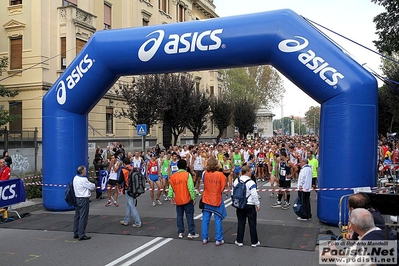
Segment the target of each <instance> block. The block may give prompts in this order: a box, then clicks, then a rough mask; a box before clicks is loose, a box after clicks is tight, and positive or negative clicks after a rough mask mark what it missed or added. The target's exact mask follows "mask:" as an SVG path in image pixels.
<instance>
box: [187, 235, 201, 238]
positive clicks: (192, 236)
mask: <svg viewBox="0 0 399 266" xmlns="http://www.w3.org/2000/svg"><path fill="white" fill-rule="evenodd" d="M187 237H188V238H190V239H193V238H198V237H199V234H188V235H187Z"/></svg>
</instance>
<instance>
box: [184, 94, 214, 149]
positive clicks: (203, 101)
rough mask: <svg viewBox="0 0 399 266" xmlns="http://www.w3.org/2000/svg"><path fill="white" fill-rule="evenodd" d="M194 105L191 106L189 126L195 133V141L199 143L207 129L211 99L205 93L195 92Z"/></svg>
mask: <svg viewBox="0 0 399 266" xmlns="http://www.w3.org/2000/svg"><path fill="white" fill-rule="evenodd" d="M193 100H194V101H193V105H192V106H191V114H192V115H191V118H190V120H189V121H188V125H187V128H188V130H190V131H191V132H192V133H193V139H194V143H198V139H199V137H200V136H201V135H202V134H204V133H206V131H207V128H208V126H207V121H208V114H209V111H210V107H209V104H210V103H209V99H208V98H207V97H206V96H205V94H204V93H200V92H194V93H193Z"/></svg>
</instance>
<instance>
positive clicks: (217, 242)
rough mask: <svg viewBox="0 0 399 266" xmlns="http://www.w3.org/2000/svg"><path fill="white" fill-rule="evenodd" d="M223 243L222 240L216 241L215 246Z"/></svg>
mask: <svg viewBox="0 0 399 266" xmlns="http://www.w3.org/2000/svg"><path fill="white" fill-rule="evenodd" d="M223 244H224V240H223V239H222V240H220V241H216V243H215V246H221V245H223Z"/></svg>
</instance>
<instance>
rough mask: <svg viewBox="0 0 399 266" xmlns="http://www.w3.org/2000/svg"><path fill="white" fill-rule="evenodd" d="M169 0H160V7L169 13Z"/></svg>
mask: <svg viewBox="0 0 399 266" xmlns="http://www.w3.org/2000/svg"><path fill="white" fill-rule="evenodd" d="M168 2H169V1H168V0H159V9H160V10H162V11H163V12H165V13H168V12H169V10H168Z"/></svg>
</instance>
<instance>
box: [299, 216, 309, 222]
mask: <svg viewBox="0 0 399 266" xmlns="http://www.w3.org/2000/svg"><path fill="white" fill-rule="evenodd" d="M296 219H297V220H298V221H307V220H309V219H306V218H301V217H296Z"/></svg>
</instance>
